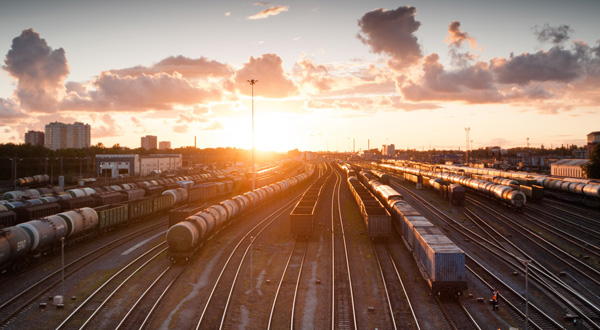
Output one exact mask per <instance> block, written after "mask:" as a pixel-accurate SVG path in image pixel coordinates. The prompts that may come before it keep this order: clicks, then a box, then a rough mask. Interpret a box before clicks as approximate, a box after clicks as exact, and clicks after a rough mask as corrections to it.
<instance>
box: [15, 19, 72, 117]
mask: <svg viewBox="0 0 600 330" xmlns="http://www.w3.org/2000/svg"><path fill="white" fill-rule="evenodd" d="M4 63H5V66H3V68H4V69H5V70H6V71H8V72H9V74H10V75H11V76H13V77H14V78H16V79H17V80H18V83H17V90H16V95H17V97H18V98H19V101H20V103H21V107H22V108H23V109H26V110H32V111H38V112H53V111H55V110H56V105H57V103H58V101H59V99H60V97H61V96H62V94H63V93H64V89H65V86H64V80H65V78H66V76H67V75H68V74H69V66H68V64H67V59H66V57H65V51H64V50H63V49H62V48H59V49H55V50H53V49H52V48H51V47H49V46H48V44H47V43H46V40H44V39H42V38H40V35H39V34H38V33H37V32H35V31H33V29H28V30H24V31H23V32H22V33H21V35H20V36H18V37H16V38H14V39H13V41H12V46H11V49H10V50H9V51H8V53H7V54H6V59H5V60H4Z"/></svg>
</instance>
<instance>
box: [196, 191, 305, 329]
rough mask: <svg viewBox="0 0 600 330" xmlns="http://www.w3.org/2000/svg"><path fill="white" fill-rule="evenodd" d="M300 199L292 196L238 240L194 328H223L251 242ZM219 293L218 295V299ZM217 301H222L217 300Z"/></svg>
mask: <svg viewBox="0 0 600 330" xmlns="http://www.w3.org/2000/svg"><path fill="white" fill-rule="evenodd" d="M299 198H300V196H299V195H297V196H295V198H293V199H292V200H291V201H289V202H288V203H286V204H285V205H283V206H282V207H280V208H279V209H277V210H276V211H274V212H273V213H271V214H270V215H269V216H268V217H266V218H265V219H264V220H262V221H260V222H259V223H258V224H256V225H255V226H254V227H253V228H252V229H251V230H250V231H248V232H247V233H246V234H245V235H244V236H243V237H242V238H241V239H240V240H239V241H238V243H237V244H236V245H235V247H234V248H233V250H232V251H231V253H230V255H229V257H228V258H227V261H226V262H225V264H224V265H223V267H222V268H221V272H220V273H219V275H218V278H217V280H216V281H215V284H214V285H213V287H212V289H211V291H210V294H209V295H208V298H207V300H206V303H205V304H204V307H203V309H202V313H201V315H200V317H199V319H198V321H197V322H196V329H200V328H212V329H215V328H219V329H222V328H223V327H224V324H225V320H226V317H227V313H228V309H229V305H230V302H231V300H232V297H233V291H234V289H235V287H236V286H237V285H240V284H239V280H240V273H241V269H242V266H243V265H244V262H246V261H248V259H249V258H248V256H249V255H250V249H251V245H252V244H253V243H254V241H255V240H256V239H257V238H259V237H260V235H261V234H262V233H263V231H264V230H265V229H267V228H268V227H269V226H270V225H271V224H273V223H274V222H275V220H277V219H279V218H280V217H281V216H282V215H283V214H285V213H288V214H289V212H290V210H291V208H292V207H293V206H294V205H295V204H296V202H297V201H298V200H299ZM253 287H254V283H253V282H251V283H250V294H251V295H252V294H253ZM218 296H219V297H221V298H218ZM223 300H224V301H223ZM217 301H220V302H222V303H218V302H217ZM209 310H210V311H209Z"/></svg>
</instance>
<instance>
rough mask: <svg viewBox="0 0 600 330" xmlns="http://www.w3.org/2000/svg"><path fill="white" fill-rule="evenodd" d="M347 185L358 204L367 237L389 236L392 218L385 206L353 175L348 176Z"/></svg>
mask: <svg viewBox="0 0 600 330" xmlns="http://www.w3.org/2000/svg"><path fill="white" fill-rule="evenodd" d="M348 186H349V187H350V190H351V191H352V195H353V196H354V199H355V200H356V203H357V204H358V207H359V209H360V213H361V215H362V218H363V220H364V222H365V226H366V228H367V234H368V235H369V237H371V238H387V237H389V236H390V234H391V232H392V219H391V216H390V214H389V213H388V211H387V210H386V209H385V207H383V205H381V203H380V202H379V201H378V200H377V199H376V198H375V196H373V195H372V194H371V193H370V192H369V191H368V190H367V188H365V186H363V185H362V184H361V183H360V182H359V181H358V180H357V179H356V178H355V177H349V178H348Z"/></svg>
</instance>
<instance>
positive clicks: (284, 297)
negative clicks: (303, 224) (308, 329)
mask: <svg viewBox="0 0 600 330" xmlns="http://www.w3.org/2000/svg"><path fill="white" fill-rule="evenodd" d="M307 248H308V242H307V241H300V240H298V239H296V242H295V243H294V248H293V249H292V252H291V253H290V255H289V257H288V259H287V263H286V265H285V269H284V271H283V274H282V275H281V278H280V279H279V285H278V286H277V292H276V293H275V298H274V299H273V305H272V306H271V312H270V314H269V323H268V325H267V329H272V328H274V329H281V328H285V327H287V326H289V328H290V329H293V328H294V319H295V317H294V316H295V313H296V308H295V307H296V299H297V297H298V288H299V287H300V278H301V277H302V271H303V267H304V261H305V260H306V252H307V251H308V249H307Z"/></svg>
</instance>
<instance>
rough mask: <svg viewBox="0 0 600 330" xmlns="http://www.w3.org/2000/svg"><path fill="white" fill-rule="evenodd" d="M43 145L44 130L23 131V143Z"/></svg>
mask: <svg viewBox="0 0 600 330" xmlns="http://www.w3.org/2000/svg"><path fill="white" fill-rule="evenodd" d="M27 143H29V144H32V145H34V146H35V145H38V146H44V132H40V131H29V132H27V133H25V144H27Z"/></svg>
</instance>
